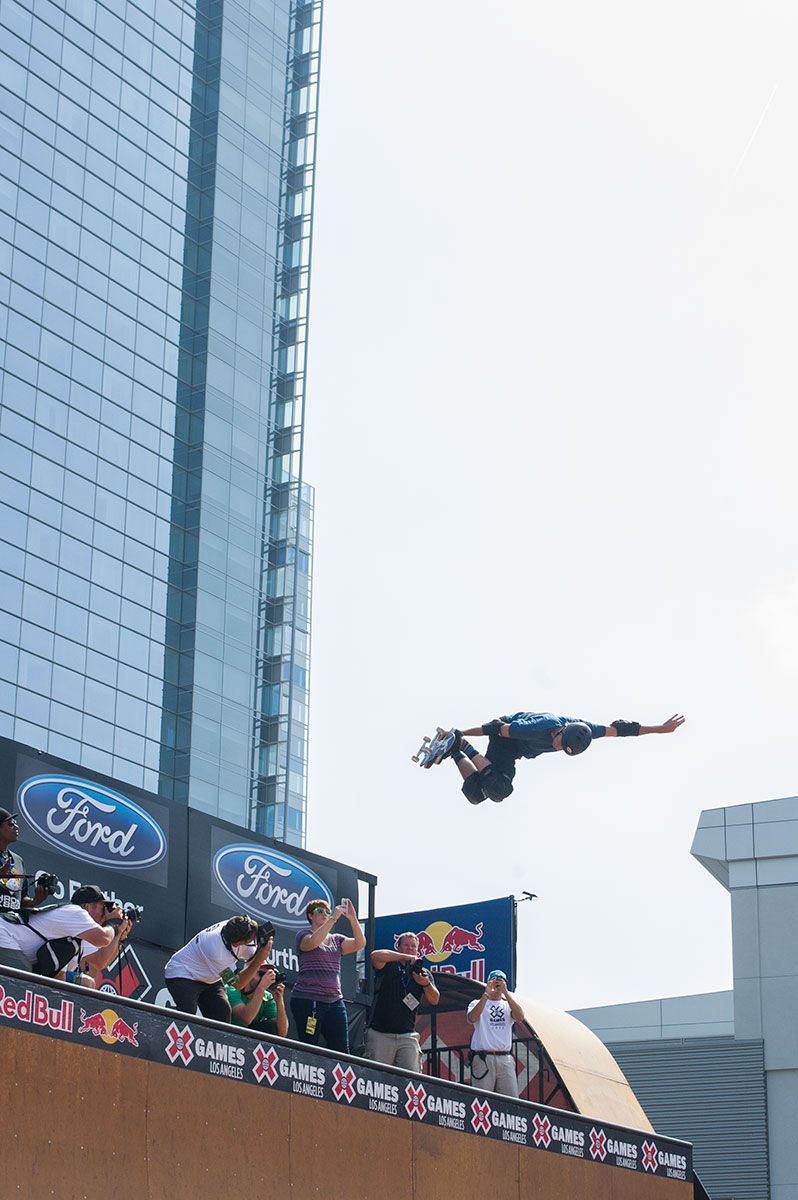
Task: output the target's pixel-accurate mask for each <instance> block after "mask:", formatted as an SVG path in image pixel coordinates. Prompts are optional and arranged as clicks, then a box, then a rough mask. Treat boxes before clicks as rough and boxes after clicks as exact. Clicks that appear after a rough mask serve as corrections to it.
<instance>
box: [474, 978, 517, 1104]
mask: <svg viewBox="0 0 798 1200" xmlns="http://www.w3.org/2000/svg"><path fill="white" fill-rule="evenodd" d="M466 1017H467V1019H468V1021H469V1022H470V1023H471V1024H472V1025H473V1026H474V1032H473V1033H472V1035H471V1055H470V1060H471V1083H472V1084H473V1086H474V1087H479V1088H482V1089H483V1090H484V1091H486V1092H501V1094H502V1095H503V1096H515V1097H516V1098H517V1097H518V1075H517V1072H516V1069H515V1056H514V1055H513V1053H512V1045H513V1023H514V1022H515V1021H523V1019H524V1010H523V1009H522V1008H521V1005H520V1004H518V1002H517V1001H516V1000H515V997H514V996H513V995H512V993H511V992H508V991H507V976H506V975H505V973H504V971H491V973H490V975H488V982H487V983H486V984H485V991H484V992H483V994H482V995H481V996H480V998H479V1000H472V1001H471V1003H470V1004H469V1006H468V1012H467V1013H466Z"/></svg>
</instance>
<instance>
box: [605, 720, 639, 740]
mask: <svg viewBox="0 0 798 1200" xmlns="http://www.w3.org/2000/svg"><path fill="white" fill-rule="evenodd" d="M612 727H613V729H614V730H615V731H616V733H617V734H618V737H637V736H638V735H639V733H640V722H639V721H613V723H612Z"/></svg>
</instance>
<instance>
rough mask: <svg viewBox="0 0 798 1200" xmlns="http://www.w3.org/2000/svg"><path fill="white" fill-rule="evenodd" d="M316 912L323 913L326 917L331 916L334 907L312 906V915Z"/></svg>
mask: <svg viewBox="0 0 798 1200" xmlns="http://www.w3.org/2000/svg"><path fill="white" fill-rule="evenodd" d="M314 913H323V914H324V916H325V917H331V916H332V909H331V908H312V909H311V910H310V915H311V916H313V915H314Z"/></svg>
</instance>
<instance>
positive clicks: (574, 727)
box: [562, 721, 593, 754]
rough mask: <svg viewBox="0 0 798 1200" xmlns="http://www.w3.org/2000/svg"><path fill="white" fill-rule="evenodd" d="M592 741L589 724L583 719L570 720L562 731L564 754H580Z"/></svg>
mask: <svg viewBox="0 0 798 1200" xmlns="http://www.w3.org/2000/svg"><path fill="white" fill-rule="evenodd" d="M592 741H593V734H592V732H591V729H590V726H589V725H586V724H585V722H584V721H572V722H571V724H570V725H566V726H565V728H564V729H563V731H562V748H563V750H564V751H565V753H566V754H581V753H582V751H583V750H587V748H588V746H589V745H590V743H591V742H592Z"/></svg>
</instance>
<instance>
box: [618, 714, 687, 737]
mask: <svg viewBox="0 0 798 1200" xmlns="http://www.w3.org/2000/svg"><path fill="white" fill-rule="evenodd" d="M680 725H684V717H683V716H681V715H680V714H679V713H674V714H673V716H672V717H668V719H667V721H663V722H662V724H661V725H638V723H637V721H613V723H612V725H608V726H607V737H642V736H643V734H644V733H675V731H676V730H677V729H678V728H679V726H680Z"/></svg>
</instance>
